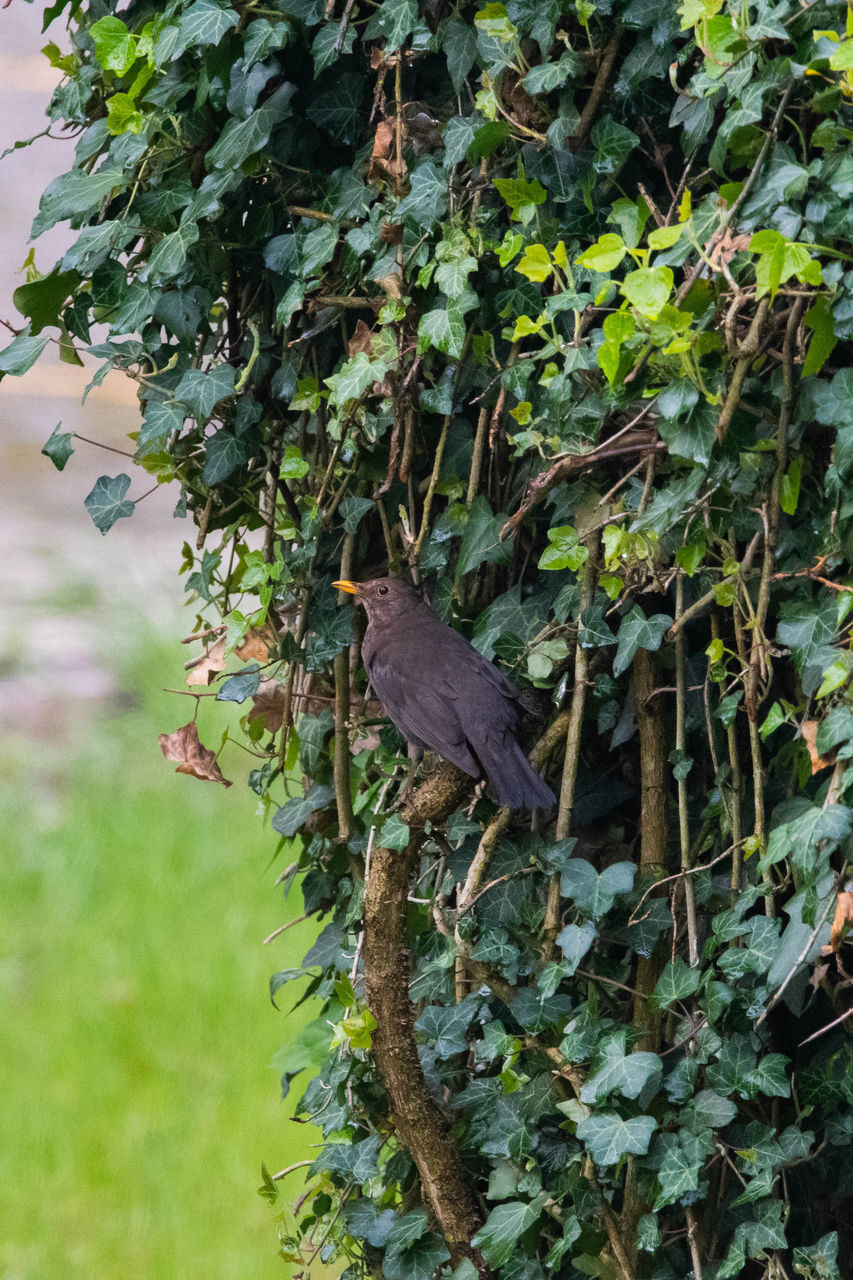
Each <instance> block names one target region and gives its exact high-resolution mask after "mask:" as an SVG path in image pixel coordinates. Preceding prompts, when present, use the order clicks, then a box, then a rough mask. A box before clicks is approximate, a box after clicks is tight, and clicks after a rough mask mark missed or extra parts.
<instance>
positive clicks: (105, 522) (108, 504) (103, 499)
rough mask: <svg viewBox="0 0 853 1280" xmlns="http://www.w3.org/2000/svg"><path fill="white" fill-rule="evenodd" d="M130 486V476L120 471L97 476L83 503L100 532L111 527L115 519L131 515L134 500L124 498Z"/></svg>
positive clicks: (104, 531) (105, 531)
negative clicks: (114, 474)
mask: <svg viewBox="0 0 853 1280" xmlns="http://www.w3.org/2000/svg"><path fill="white" fill-rule="evenodd" d="M129 488H130V476H127V475H125V474H124V473H122V474H121V475H117V476H99V477H98V479H97V480H96V481H95V484H94V486H93V488H92V489H91V491H90V492H89V493H88V494H87V496H86V497H85V498H84V499H83V505H84V506H85V508H86V510H87V511H88V512H89V515H90V516H91V517H92V520H93V521H94V524H95V528H96V529H99V530H100V531H101V533H107V532H108V531H109V530H110V529H112V527H113V525H114V524H115V522H116V520H121V519H123V518H125V517H127V516H132V515H133V510H134V507H135V506H136V503H135V502H131V500H130V498H125V496H124V495H125V494H126V493H127V491H128V489H129Z"/></svg>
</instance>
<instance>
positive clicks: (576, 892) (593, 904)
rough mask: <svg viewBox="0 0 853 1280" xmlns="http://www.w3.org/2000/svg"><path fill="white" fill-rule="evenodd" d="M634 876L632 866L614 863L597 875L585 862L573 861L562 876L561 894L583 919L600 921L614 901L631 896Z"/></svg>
mask: <svg viewBox="0 0 853 1280" xmlns="http://www.w3.org/2000/svg"><path fill="white" fill-rule="evenodd" d="M636 872H637V868H636V866H635V864H634V863H633V862H614V863H613V864H612V865H611V866H609V867H605V869H604V870H603V871H602V872H601V874H600V875H599V874H598V872H597V871H596V869H595V867H594V866H593V865H592V863H591V862H587V861H586V859H585V858H572V859H571V861H570V862H569V864H568V866H567V867H566V868H565V869H564V871H563V873H562V878H561V892H562V895H563V897H564V898H571V899H572V901H573V902H574V904H575V906H576V907H577V908H578V910H579V911H582V912H583V914H584V915H585V916H590V917H591V918H592V919H593V920H600V919H601V917H602V916H604V915H606V914H607V912H608V911H609V910H610V908H611V907H612V906H613V903H614V901H615V899H616V898H617V897H619V896H621V895H623V894H626V893H630V892H631V889H632V888H633V886H634V876H635V875H636Z"/></svg>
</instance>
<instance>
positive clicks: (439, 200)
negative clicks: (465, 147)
mask: <svg viewBox="0 0 853 1280" xmlns="http://www.w3.org/2000/svg"><path fill="white" fill-rule="evenodd" d="M448 199H449V193H448V185H447V177H446V175H445V174H443V173H442V172H441V170H440V169H439V168H437V167H436V165H435V164H434V163H433V161H432V160H427V161H425V162H424V163H423V164H420V165H418V167H417V169H415V171H414V173H413V174H412V185H411V189H410V191H409V194H408V195H407V196H406V197H405V198H404V199H403V200H401V201H400V203H399V204H398V205H397V211H396V217H397V218H406V217H408V218H410V219H411V220H412V221H413V222H414V223H416V224H417V226H418V227H419V228H421V229H422V230H429V228H430V227H432V226H433V225H434V224H435V223H436V222H438V220H439V218H442V217H443V216H444V215H445V213H446V212H447V206H448Z"/></svg>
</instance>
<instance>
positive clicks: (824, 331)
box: [802, 293, 838, 378]
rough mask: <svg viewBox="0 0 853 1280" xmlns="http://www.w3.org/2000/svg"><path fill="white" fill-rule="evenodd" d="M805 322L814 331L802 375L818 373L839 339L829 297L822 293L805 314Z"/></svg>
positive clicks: (808, 375) (807, 376) (809, 375)
mask: <svg viewBox="0 0 853 1280" xmlns="http://www.w3.org/2000/svg"><path fill="white" fill-rule="evenodd" d="M803 324H804V325H805V326H806V328H807V329H811V331H812V340H811V342H810V343H809V349H808V351H807V352H806V358H805V360H804V361H803V371H802V377H804V378H809V377H811V375H812V374H814V373H818V372H819V371H820V370H821V369H822V368H823V366H824V365H825V364H826V362H827V360H828V359H829V357H830V356H831V355H832V353H833V351H834V350H835V347H836V344H837V342H838V339H837V338H836V336H835V324H834V321H833V318H832V308H831V307H830V305H829V299H828V298H827V297H826V295H825V294H823V293H821V294H819V296H818V297H817V298H816V299H815V300H814V302H813V303H812V305H811V306H810V307H809V309H808V311H807V312H806V314H805V315H804V316H803Z"/></svg>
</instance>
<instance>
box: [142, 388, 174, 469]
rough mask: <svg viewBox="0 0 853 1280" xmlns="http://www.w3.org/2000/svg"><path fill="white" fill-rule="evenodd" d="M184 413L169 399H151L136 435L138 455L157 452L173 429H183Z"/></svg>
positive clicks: (143, 455)
mask: <svg viewBox="0 0 853 1280" xmlns="http://www.w3.org/2000/svg"><path fill="white" fill-rule="evenodd" d="M184 416H185V415H184V414H183V413H182V411H181V410H180V409H179V408H178V407H177V406H176V405H174V404H170V402H169V401H168V400H151V401H149V402H148V404H147V405H146V406H145V413H144V414H143V417H142V426H141V427H140V428H139V434H138V435H137V437H136V457H137V458H144V457H145V455H146V454H148V453H157V452H159V450H160V449H162V448H163V446H164V445H165V443H166V441H167V440H168V438H169V436H170V435H171V434H172V432H173V431H178V432H179V431H181V430H182V428H183V425H184Z"/></svg>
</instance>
